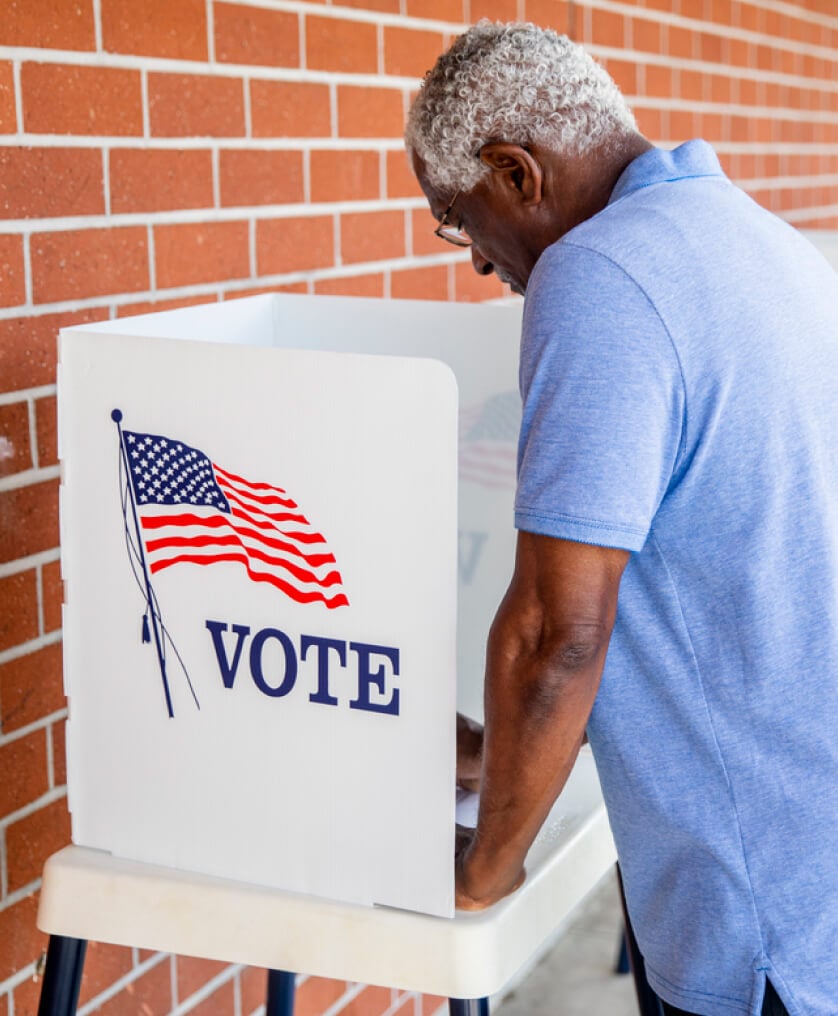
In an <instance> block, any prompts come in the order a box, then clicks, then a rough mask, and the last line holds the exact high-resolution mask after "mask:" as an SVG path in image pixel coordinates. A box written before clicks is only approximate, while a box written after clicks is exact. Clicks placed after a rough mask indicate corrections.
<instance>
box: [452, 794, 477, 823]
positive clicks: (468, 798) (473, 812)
mask: <svg viewBox="0 0 838 1016" xmlns="http://www.w3.org/2000/svg"><path fill="white" fill-rule="evenodd" d="M479 808H480V794H475V793H474V792H473V791H471V790H463V788H462V787H457V825H461V826H467V827H468V828H469V829H474V828H475V826H476V825H477V812H478V810H479Z"/></svg>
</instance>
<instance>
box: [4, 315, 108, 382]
mask: <svg viewBox="0 0 838 1016" xmlns="http://www.w3.org/2000/svg"><path fill="white" fill-rule="evenodd" d="M107 316H108V315H107V311H106V310H104V309H103V308H95V309H91V310H86V311H81V312H79V311H77V312H75V313H72V314H41V315H38V316H35V317H18V318H7V319H5V320H0V378H2V379H3V381H2V386H3V388H4V389H5V390H6V391H16V390H18V389H21V388H34V387H37V386H38V385H48V384H53V383H54V382H55V359H56V348H57V347H56V343H57V339H58V329H59V328H67V327H69V326H70V325H76V324H83V323H85V322H87V321H102V320H104V319H105V318H106V317H107Z"/></svg>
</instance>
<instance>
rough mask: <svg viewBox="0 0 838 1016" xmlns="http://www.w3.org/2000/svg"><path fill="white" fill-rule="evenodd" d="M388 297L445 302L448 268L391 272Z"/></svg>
mask: <svg viewBox="0 0 838 1016" xmlns="http://www.w3.org/2000/svg"><path fill="white" fill-rule="evenodd" d="M390 296H392V297H393V299H394V300H447V299H448V266H447V265H430V266H429V267H427V268H411V269H409V270H407V271H403V272H393V274H392V277H391V279H390Z"/></svg>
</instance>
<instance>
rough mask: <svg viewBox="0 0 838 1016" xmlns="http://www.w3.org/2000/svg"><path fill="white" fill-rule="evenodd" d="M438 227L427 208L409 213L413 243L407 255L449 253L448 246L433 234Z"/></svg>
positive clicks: (451, 249)
mask: <svg viewBox="0 0 838 1016" xmlns="http://www.w3.org/2000/svg"><path fill="white" fill-rule="evenodd" d="M438 225H439V223H438V222H437V221H436V219H435V218H434V217H433V215H431V213H430V211H429V210H428V209H427V208H417V209H415V210H414V211H413V212H411V233H412V236H413V242H412V244H411V249H410V251H409V252H408V253H410V254H420V255H421V254H447V253H449V245H448V244H446V242H445V241H444V240H440V238H439V237H438V236H436V235H435V234H434V230H435V229H436V227H437V226H438ZM453 250H454V248H453V247H450V251H453Z"/></svg>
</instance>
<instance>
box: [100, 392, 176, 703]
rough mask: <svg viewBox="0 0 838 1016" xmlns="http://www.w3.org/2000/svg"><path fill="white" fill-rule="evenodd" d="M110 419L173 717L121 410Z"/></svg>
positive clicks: (167, 701)
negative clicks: (116, 437)
mask: <svg viewBox="0 0 838 1016" xmlns="http://www.w3.org/2000/svg"><path fill="white" fill-rule="evenodd" d="M111 419H112V420H113V421H114V423H115V424H116V429H117V431H118V432H119V452H120V455H121V457H122V462H123V465H124V466H125V478H126V482H127V485H128V496H129V497H130V499H131V513H132V515H133V517H134V529H135V531H136V534H137V548H138V550H139V555H140V564H141V565H142V569H143V580H144V582H145V595H146V603H147V605H148V611H149V613H150V614H151V629H152V631H153V632H154V645H155V647H156V648H157V660H158V662H159V664H160V676H161V677H162V679H163V691H164V693H165V695H166V708H167V709H168V710H169V716H170V717H174V715H175V712H174V709H173V708H172V696H171V693H170V691H169V679H168V677H167V676H166V658H165V656H164V655H163V644H162V641H161V639H160V631H159V629H158V626H157V612H156V610H155V608H154V596H153V593H152V589H151V579H150V578H149V574H148V565H147V564H146V559H145V552H144V550H143V537H142V532H141V530H140V520H139V517H138V515H137V502H136V500H135V499H134V481H133V479H132V478H131V464H130V462H129V461H128V452H127V449H126V448H125V436H124V435H123V433H122V410H121V409H114V410H113V411H112V412H111Z"/></svg>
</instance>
